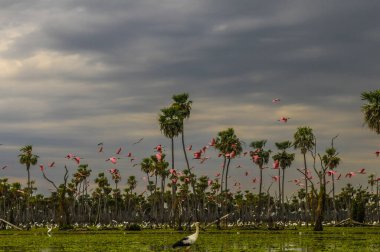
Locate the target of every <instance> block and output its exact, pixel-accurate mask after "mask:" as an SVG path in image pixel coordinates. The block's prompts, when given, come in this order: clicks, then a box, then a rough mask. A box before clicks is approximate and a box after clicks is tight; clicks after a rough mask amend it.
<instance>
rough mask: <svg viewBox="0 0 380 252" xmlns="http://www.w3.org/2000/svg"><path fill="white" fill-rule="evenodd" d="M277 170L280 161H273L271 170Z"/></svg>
mask: <svg viewBox="0 0 380 252" xmlns="http://www.w3.org/2000/svg"><path fill="white" fill-rule="evenodd" d="M278 168H280V161H278V160H274V163H273V169H278Z"/></svg>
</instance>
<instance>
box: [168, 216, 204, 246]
mask: <svg viewBox="0 0 380 252" xmlns="http://www.w3.org/2000/svg"><path fill="white" fill-rule="evenodd" d="M194 225H195V228H196V229H195V233H194V234H192V235H189V236H187V237H185V238H183V239H181V240H179V241H177V242H176V243H174V244H173V246H172V247H173V248H177V247H180V248H183V247H184V248H186V250H188V249H189V248H190V246H191V245H193V244H194V243H195V242H196V240H197V239H198V235H199V222H195V224H194Z"/></svg>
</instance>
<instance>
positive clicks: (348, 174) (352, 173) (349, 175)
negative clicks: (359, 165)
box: [346, 172, 355, 178]
mask: <svg viewBox="0 0 380 252" xmlns="http://www.w3.org/2000/svg"><path fill="white" fill-rule="evenodd" d="M352 176H355V172H348V173H347V174H346V178H347V177H348V178H352Z"/></svg>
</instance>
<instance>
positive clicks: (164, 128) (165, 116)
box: [158, 106, 183, 218]
mask: <svg viewBox="0 0 380 252" xmlns="http://www.w3.org/2000/svg"><path fill="white" fill-rule="evenodd" d="M158 122H159V124H160V130H161V132H162V133H163V134H164V136H166V137H167V138H170V141H171V152H172V169H175V166H174V137H177V136H178V135H179V133H180V132H181V131H182V126H183V123H182V122H181V119H180V116H178V111H177V109H176V108H175V107H174V106H170V107H166V108H163V109H161V114H160V115H159V118H158ZM176 192H177V186H176V185H175V184H174V185H173V186H172V201H173V202H175V200H176ZM172 207H173V208H174V207H175V205H174V204H173V206H172ZM172 211H173V212H175V209H172ZM173 218H174V217H173Z"/></svg>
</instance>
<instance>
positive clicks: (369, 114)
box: [361, 89, 380, 134]
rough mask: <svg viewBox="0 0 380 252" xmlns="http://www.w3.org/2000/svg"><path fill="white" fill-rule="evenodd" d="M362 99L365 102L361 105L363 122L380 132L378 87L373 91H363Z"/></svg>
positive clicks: (377, 132)
mask: <svg viewBox="0 0 380 252" xmlns="http://www.w3.org/2000/svg"><path fill="white" fill-rule="evenodd" d="M361 97H362V100H363V101H366V102H367V103H366V104H364V105H362V112H363V114H364V124H367V125H368V128H369V129H370V130H373V131H375V132H376V134H380V89H378V90H375V91H369V92H363V93H362V94H361Z"/></svg>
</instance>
